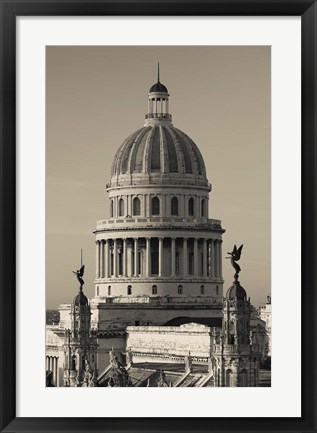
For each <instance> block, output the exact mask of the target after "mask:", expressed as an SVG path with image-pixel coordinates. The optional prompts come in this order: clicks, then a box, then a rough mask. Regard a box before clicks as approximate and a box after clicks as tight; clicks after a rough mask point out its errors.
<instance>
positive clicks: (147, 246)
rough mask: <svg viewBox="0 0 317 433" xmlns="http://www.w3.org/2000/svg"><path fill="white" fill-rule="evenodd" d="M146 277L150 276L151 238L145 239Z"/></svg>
mask: <svg viewBox="0 0 317 433" xmlns="http://www.w3.org/2000/svg"><path fill="white" fill-rule="evenodd" d="M146 276H147V277H150V276H151V238H146Z"/></svg>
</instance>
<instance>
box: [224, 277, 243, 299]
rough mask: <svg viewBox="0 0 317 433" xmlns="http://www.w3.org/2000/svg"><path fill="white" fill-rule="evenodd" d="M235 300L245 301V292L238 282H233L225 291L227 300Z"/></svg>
mask: <svg viewBox="0 0 317 433" xmlns="http://www.w3.org/2000/svg"><path fill="white" fill-rule="evenodd" d="M236 298H237V299H240V300H246V299H247V292H246V291H245V290H244V288H243V287H242V286H240V283H239V281H235V282H234V283H233V285H232V286H231V287H229V289H228V291H227V299H230V300H234V299H236Z"/></svg>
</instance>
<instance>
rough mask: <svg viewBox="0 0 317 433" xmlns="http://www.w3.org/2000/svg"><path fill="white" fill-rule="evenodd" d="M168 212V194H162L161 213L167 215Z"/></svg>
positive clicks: (163, 215)
mask: <svg viewBox="0 0 317 433" xmlns="http://www.w3.org/2000/svg"><path fill="white" fill-rule="evenodd" d="M166 214H167V212H166V194H162V200H161V212H160V215H161V217H165V215H166Z"/></svg>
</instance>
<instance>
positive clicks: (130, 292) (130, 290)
mask: <svg viewBox="0 0 317 433" xmlns="http://www.w3.org/2000/svg"><path fill="white" fill-rule="evenodd" d="M128 295H132V286H130V285H129V286H128Z"/></svg>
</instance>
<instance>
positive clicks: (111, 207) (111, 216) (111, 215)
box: [110, 200, 113, 218]
mask: <svg viewBox="0 0 317 433" xmlns="http://www.w3.org/2000/svg"><path fill="white" fill-rule="evenodd" d="M110 218H113V200H111V201H110Z"/></svg>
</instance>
